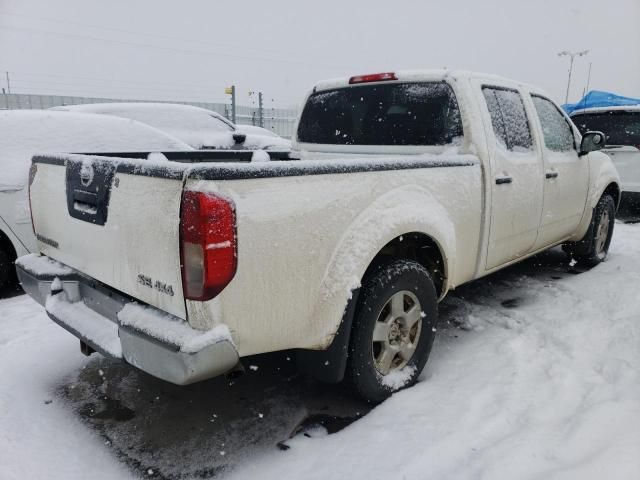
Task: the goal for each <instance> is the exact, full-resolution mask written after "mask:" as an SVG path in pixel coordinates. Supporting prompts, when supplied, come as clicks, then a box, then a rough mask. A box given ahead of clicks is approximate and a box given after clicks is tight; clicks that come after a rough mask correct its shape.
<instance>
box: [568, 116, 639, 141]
mask: <svg viewBox="0 0 640 480" xmlns="http://www.w3.org/2000/svg"><path fill="white" fill-rule="evenodd" d="M571 119H572V120H573V123H575V124H576V126H577V127H578V129H579V130H580V132H581V133H582V134H583V135H584V133H585V132H588V131H589V130H597V131H599V132H602V133H604V134H605V136H606V138H607V140H606V144H607V145H632V146H637V145H640V112H625V111H624V110H613V111H610V112H602V113H585V114H582V115H574V116H573V117H571Z"/></svg>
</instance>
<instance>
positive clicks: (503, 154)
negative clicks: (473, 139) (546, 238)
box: [482, 85, 544, 270]
mask: <svg viewBox="0 0 640 480" xmlns="http://www.w3.org/2000/svg"><path fill="white" fill-rule="evenodd" d="M482 94H483V97H484V100H485V104H484V106H485V107H486V112H485V117H486V118H485V124H487V123H488V124H490V125H491V129H490V130H489V129H488V128H485V131H486V133H487V137H488V148H489V154H490V157H491V170H492V171H491V175H492V178H491V205H490V206H489V207H490V208H491V219H490V226H489V241H488V244H487V262H486V269H487V270H490V269H492V268H495V267H498V266H500V265H503V264H505V263H508V262H510V261H512V260H515V259H517V258H520V257H522V256H523V255H526V254H527V253H529V252H531V251H532V249H533V247H534V245H535V242H536V238H537V236H538V227H539V225H540V215H541V212H542V203H543V184H542V177H543V176H544V172H543V163H542V158H541V155H540V152H539V150H538V149H537V148H536V147H535V145H534V142H533V138H532V134H531V122H530V121H529V117H528V115H527V112H526V109H525V104H524V101H523V97H522V94H521V92H520V91H518V90H516V89H513V88H506V87H503V86H499V85H495V86H494V85H482Z"/></svg>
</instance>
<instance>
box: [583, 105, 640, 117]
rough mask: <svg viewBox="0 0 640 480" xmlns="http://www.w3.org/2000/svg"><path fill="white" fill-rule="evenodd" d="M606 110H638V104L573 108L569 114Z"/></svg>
mask: <svg viewBox="0 0 640 480" xmlns="http://www.w3.org/2000/svg"><path fill="white" fill-rule="evenodd" d="M606 112H640V105H618V106H614V107H591V108H582V109H580V110H574V111H573V112H572V113H571V116H572V117H573V116H576V115H582V114H586V113H606Z"/></svg>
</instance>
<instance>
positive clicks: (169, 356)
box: [16, 255, 239, 385]
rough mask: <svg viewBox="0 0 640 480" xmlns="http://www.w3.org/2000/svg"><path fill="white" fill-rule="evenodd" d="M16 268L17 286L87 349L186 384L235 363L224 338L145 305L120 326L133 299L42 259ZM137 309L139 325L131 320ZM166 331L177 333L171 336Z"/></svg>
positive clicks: (31, 259) (235, 357) (23, 260)
mask: <svg viewBox="0 0 640 480" xmlns="http://www.w3.org/2000/svg"><path fill="white" fill-rule="evenodd" d="M16 270H17V272H18V278H19V279H20V283H21V284H22V288H23V289H24V290H25V292H27V293H28V294H29V295H30V296H31V297H32V298H33V299H34V300H36V301H37V302H38V303H40V304H41V305H43V306H44V307H45V309H46V311H47V315H48V316H49V318H51V320H53V321H54V322H56V323H57V324H58V325H60V326H61V327H63V328H65V329H66V330H68V331H69V332H70V333H72V334H73V335H75V336H76V337H78V338H79V339H80V340H81V341H82V342H83V343H85V344H86V345H88V346H89V347H91V348H92V349H93V350H95V351H97V352H100V353H101V354H103V355H105V356H109V357H113V358H120V359H123V360H125V361H126V362H127V363H129V364H131V365H133V366H135V367H137V368H139V369H140V370H143V371H145V372H147V373H149V374H151V375H153V376H154V377H157V378H160V379H162V380H166V381H168V382H171V383H174V384H177V385H187V384H190V383H194V382H198V381H200V380H205V379H207V378H212V377H215V376H218V375H221V374H223V373H226V372H228V371H229V370H231V369H233V368H234V367H235V366H236V365H237V364H238V361H239V358H238V352H237V350H236V347H235V345H234V344H233V341H232V340H231V338H230V337H229V336H228V335H213V336H212V335H211V332H203V331H199V330H195V329H193V328H191V327H189V326H188V324H187V323H186V322H185V321H183V320H181V319H178V318H176V317H172V316H171V315H169V314H167V313H165V312H161V311H159V310H157V309H155V308H153V307H148V306H145V307H138V308H137V309H136V308H133V309H130V312H129V313H128V314H127V320H128V321H127V322H123V321H122V320H121V319H120V318H119V316H118V314H119V313H120V312H121V311H122V310H123V308H124V307H125V306H127V305H134V304H135V302H134V301H133V300H131V299H130V298H128V297H126V296H124V295H122V294H121V293H119V292H117V291H115V290H113V289H110V288H108V287H106V286H104V285H102V284H100V283H98V282H96V281H95V280H92V279H91V278H89V277H86V276H84V275H82V274H80V273H79V272H77V271H75V270H72V269H70V268H69V267H66V266H64V265H61V264H59V263H56V262H52V261H51V260H50V259H49V258H48V257H45V256H40V257H37V256H34V255H27V256H25V257H22V258H20V259H18V261H17V262H16ZM52 285H53V286H54V287H55V291H52ZM131 311H132V312H133V314H132V313H131ZM137 311H140V315H141V316H144V321H141V322H136V320H137V319H136V318H135V316H136V312H137ZM132 315H133V317H134V318H132ZM155 319H157V321H154V320H155ZM137 324H140V325H143V326H144V328H137V327H136V326H135V325H137ZM168 331H177V332H179V335H177V336H175V337H173V338H172V337H170V336H169V335H168V333H167V332H168ZM194 345H197V346H198V347H197V348H193V346H194ZM187 347H188V348H187ZM185 350H186V351H185Z"/></svg>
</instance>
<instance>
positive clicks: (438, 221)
mask: <svg viewBox="0 0 640 480" xmlns="http://www.w3.org/2000/svg"><path fill="white" fill-rule="evenodd" d="M408 233H422V234H425V235H427V236H429V237H430V238H431V239H432V240H433V241H434V242H435V243H436V245H437V246H438V248H439V249H440V253H441V255H442V259H443V263H444V265H443V268H444V273H445V280H444V285H443V288H442V291H443V294H444V292H446V289H447V286H446V285H447V278H448V277H449V276H450V275H451V272H453V271H455V270H454V268H455V261H454V259H455V252H456V238H455V227H454V224H453V222H452V221H451V220H450V218H449V216H448V215H447V211H446V209H445V208H444V206H443V205H441V204H440V203H439V202H438V201H437V200H436V199H435V198H434V196H433V195H432V194H431V193H430V192H429V191H428V190H427V189H425V188H422V187H418V186H416V185H409V186H405V187H400V188H398V189H395V190H391V191H389V192H387V193H386V194H385V195H383V196H381V197H379V198H378V199H376V201H375V202H373V203H372V204H371V205H370V206H369V207H367V208H366V209H365V210H364V211H363V212H361V213H360V215H358V217H357V218H356V219H355V221H354V222H353V223H352V224H351V226H350V227H349V229H348V230H347V231H346V232H345V233H344V235H343V236H342V238H341V240H340V242H339V243H338V246H337V247H336V249H335V251H334V254H333V256H332V258H331V261H330V263H329V265H328V267H327V269H326V271H325V275H324V278H323V280H322V284H321V289H320V292H321V295H320V298H319V300H318V302H317V303H316V305H315V306H314V310H313V317H314V320H317V321H324V322H326V321H327V319H329V318H330V319H335V323H333V324H332V327H331V329H330V330H331V331H330V334H328V335H327V337H326V338H325V342H324V345H323V346H324V349H322V350H298V351H297V363H298V367H299V368H300V370H301V371H303V372H305V373H308V374H311V375H313V376H314V377H315V378H316V379H319V380H322V381H325V382H339V381H341V380H342V378H343V377H344V371H345V367H346V363H347V353H348V346H349V340H350V336H351V325H352V321H353V317H354V316H355V313H356V309H357V304H358V295H359V289H360V283H361V280H362V277H363V276H364V273H365V272H366V270H367V268H368V267H369V265H370V264H371V262H372V260H373V259H374V258H375V257H376V255H378V253H379V252H380V250H381V249H382V248H383V247H384V246H385V245H386V244H387V243H389V242H390V241H391V240H393V239H395V238H397V237H399V236H401V235H404V234H408Z"/></svg>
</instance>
